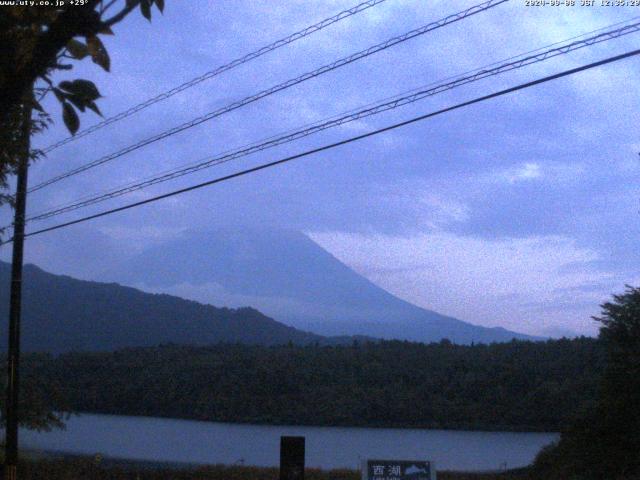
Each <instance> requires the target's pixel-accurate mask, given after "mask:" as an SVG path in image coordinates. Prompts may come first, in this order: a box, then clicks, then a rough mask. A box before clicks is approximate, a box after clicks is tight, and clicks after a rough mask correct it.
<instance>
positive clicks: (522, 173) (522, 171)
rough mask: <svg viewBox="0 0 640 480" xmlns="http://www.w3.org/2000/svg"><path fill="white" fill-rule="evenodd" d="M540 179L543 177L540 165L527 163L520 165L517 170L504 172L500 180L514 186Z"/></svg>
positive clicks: (512, 169)
mask: <svg viewBox="0 0 640 480" xmlns="http://www.w3.org/2000/svg"><path fill="white" fill-rule="evenodd" d="M540 177H542V169H541V167H540V165H539V164H537V163H532V162H527V163H525V164H523V165H519V166H517V167H515V168H510V169H508V170H506V171H504V172H502V175H501V176H500V180H504V181H506V182H507V183H511V184H513V183H518V182H526V181H528V180H534V179H536V178H540Z"/></svg>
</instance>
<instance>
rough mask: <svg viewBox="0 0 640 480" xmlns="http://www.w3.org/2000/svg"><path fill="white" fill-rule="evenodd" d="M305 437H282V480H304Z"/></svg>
mask: <svg viewBox="0 0 640 480" xmlns="http://www.w3.org/2000/svg"><path fill="white" fill-rule="evenodd" d="M304 450H305V447H304V437H280V480H304V455H305V452H304Z"/></svg>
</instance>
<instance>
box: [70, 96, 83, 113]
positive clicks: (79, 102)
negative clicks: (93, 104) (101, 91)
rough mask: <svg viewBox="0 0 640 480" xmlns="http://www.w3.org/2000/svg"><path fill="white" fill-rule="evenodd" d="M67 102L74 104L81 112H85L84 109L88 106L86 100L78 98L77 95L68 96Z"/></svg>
mask: <svg viewBox="0 0 640 480" xmlns="http://www.w3.org/2000/svg"><path fill="white" fill-rule="evenodd" d="M67 100H69V101H70V102H71V103H73V104H74V105H75V107H76V108H77V109H78V110H80V111H81V112H84V109H85V107H86V106H87V102H85V101H84V99H82V98H80V97H78V96H77V95H67Z"/></svg>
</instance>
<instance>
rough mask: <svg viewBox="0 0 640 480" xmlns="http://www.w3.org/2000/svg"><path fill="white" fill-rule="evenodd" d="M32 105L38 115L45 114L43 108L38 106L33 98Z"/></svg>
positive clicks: (38, 103) (37, 102)
mask: <svg viewBox="0 0 640 480" xmlns="http://www.w3.org/2000/svg"><path fill="white" fill-rule="evenodd" d="M32 105H33V108H35V109H36V110H37V111H39V112H40V113H45V111H44V108H42V105H40V102H39V101H37V100H36V99H35V98H34V99H33V100H32Z"/></svg>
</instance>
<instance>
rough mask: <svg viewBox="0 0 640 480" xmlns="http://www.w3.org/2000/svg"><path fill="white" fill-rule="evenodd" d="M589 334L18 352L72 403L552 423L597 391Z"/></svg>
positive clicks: (392, 421) (418, 423)
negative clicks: (469, 341)
mask: <svg viewBox="0 0 640 480" xmlns="http://www.w3.org/2000/svg"><path fill="white" fill-rule="evenodd" d="M604 357H605V355H604V350H603V348H602V345H601V344H600V342H598V341H597V340H595V339H590V338H578V339H575V340H567V339H563V340H552V341H547V342H535V343H534V342H527V341H512V342H510V343H502V344H492V345H484V344H478V345H472V346H462V345H454V344H452V343H451V342H448V341H446V340H445V341H442V342H440V343H434V344H429V345H425V344H420V343H410V342H400V341H382V342H376V343H358V342H354V343H353V345H350V346H321V345H307V346H295V345H293V344H290V345H283V346H248V345H240V344H233V345H229V344H227V345H224V344H220V345H215V346H210V347H190V346H179V345H163V346H158V347H149V348H129V349H122V350H118V351H115V352H108V353H106V352H105V353H68V354H62V355H59V356H57V357H56V356H52V355H49V354H31V355H28V356H26V357H25V361H24V366H25V372H26V375H27V377H30V378H40V379H46V382H44V384H43V383H42V382H41V384H40V385H41V387H40V388H41V389H42V388H44V387H43V386H42V385H46V384H49V385H50V386H51V388H52V389H53V390H54V391H55V396H54V395H51V396H50V397H51V398H55V399H56V400H55V401H56V402H58V404H57V405H52V407H53V408H54V409H56V408H64V409H69V410H72V411H82V412H95V413H108V414H124V415H148V416H160V417H175V418H187V419H196V420H209V421H219V422H245V423H263V424H295V425H339V426H363V427H414V428H446V429H480V430H535V431H559V430H560V429H562V428H564V427H565V426H566V425H568V423H569V421H570V419H571V418H572V416H573V414H574V412H576V410H580V409H586V408H587V407H588V406H589V404H590V403H593V402H594V401H595V398H596V396H597V391H598V385H599V375H600V374H601V371H602V370H603V368H604Z"/></svg>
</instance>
